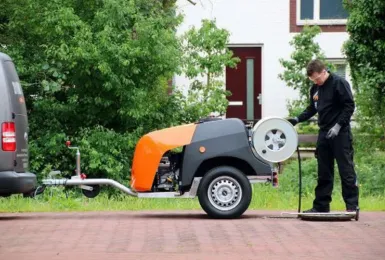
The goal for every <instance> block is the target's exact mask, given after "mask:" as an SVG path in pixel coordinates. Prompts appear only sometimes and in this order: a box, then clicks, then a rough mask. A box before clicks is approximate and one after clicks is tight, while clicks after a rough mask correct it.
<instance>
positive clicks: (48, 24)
mask: <svg viewBox="0 0 385 260" xmlns="http://www.w3.org/2000/svg"><path fill="white" fill-rule="evenodd" d="M172 2H173V1H163V2H162V1H156V0H150V1H149V0H111V1H103V0H92V1H91V0H83V1H73V0H62V1H45V0H20V1H16V2H15V1H13V0H3V1H2V4H1V7H4V10H6V12H4V11H0V15H1V19H0V25H1V27H0V35H1V36H2V37H1V39H0V50H1V51H3V52H5V53H7V54H8V55H10V56H11V57H12V58H13V59H14V61H15V64H16V67H17V69H18V73H19V76H20V78H21V80H22V84H23V89H24V93H25V97H26V102H27V107H28V111H29V114H28V116H29V119H30V154H31V171H33V172H36V173H41V172H43V171H45V170H47V171H48V170H50V169H51V168H54V169H60V170H64V171H65V169H68V171H72V170H73V169H74V167H75V165H74V154H72V152H71V151H68V149H66V147H65V146H64V142H65V140H66V139H67V138H70V139H71V140H72V141H73V143H74V144H75V145H79V146H80V147H82V160H83V164H82V168H83V169H84V170H85V172H86V173H87V174H89V175H91V176H92V175H94V176H96V175H97V176H104V177H111V178H114V179H117V180H120V181H124V180H126V178H127V174H128V173H129V168H130V158H131V157H132V153H133V149H134V146H135V143H136V140H137V139H138V138H139V137H140V135H141V134H143V133H145V132H148V131H150V130H153V129H157V128H162V127H165V126H168V125H170V124H171V123H172V122H171V121H173V120H175V118H173V117H172V116H169V115H170V114H172V113H173V111H172V109H176V108H174V107H173V106H175V105H177V104H174V103H172V99H171V98H170V97H169V96H168V95H167V80H168V79H169V78H171V76H172V75H173V74H174V73H175V72H177V71H178V65H179V64H180V58H181V50H180V45H179V40H178V37H177V36H176V32H175V28H176V27H177V26H178V25H179V24H180V22H181V19H182V17H181V16H176V15H175V7H173V5H172ZM163 5H165V6H166V7H167V8H164V6H163ZM170 104H171V105H170ZM71 174H72V172H71ZM39 176H41V175H40V174H39Z"/></svg>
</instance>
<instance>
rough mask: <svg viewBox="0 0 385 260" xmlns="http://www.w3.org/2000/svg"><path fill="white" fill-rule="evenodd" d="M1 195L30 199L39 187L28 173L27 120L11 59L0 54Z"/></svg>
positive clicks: (20, 89)
mask: <svg viewBox="0 0 385 260" xmlns="http://www.w3.org/2000/svg"><path fill="white" fill-rule="evenodd" d="M0 135H1V136H0V137H1V140H0V146H1V147H0V196H1V197H7V196H10V195H12V194H23V195H24V196H29V195H31V194H32V193H33V191H34V190H35V189H36V186H37V178H36V175H35V174H33V173H31V172H29V152H28V117H27V109H26V104H25V100H24V94H23V90H22V87H21V84H20V80H19V76H18V75H17V71H16V68H15V65H14V63H13V61H12V59H11V58H10V57H9V56H8V55H6V54H4V53H1V52H0Z"/></svg>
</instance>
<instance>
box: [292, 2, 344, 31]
mask: <svg viewBox="0 0 385 260" xmlns="http://www.w3.org/2000/svg"><path fill="white" fill-rule="evenodd" d="M347 18H348V12H347V11H346V10H345V9H344V6H343V0H297V24H298V25H304V24H318V25H333V24H346V19H347Z"/></svg>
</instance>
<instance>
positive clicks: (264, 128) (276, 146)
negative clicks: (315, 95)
mask: <svg viewBox="0 0 385 260" xmlns="http://www.w3.org/2000/svg"><path fill="white" fill-rule="evenodd" d="M251 137H252V138H251V139H252V144H253V147H254V149H255V151H256V152H257V154H258V155H259V156H260V157H261V158H262V159H264V160H266V161H268V162H271V163H278V162H282V161H285V160H287V159H289V158H290V157H291V156H292V155H293V153H294V152H295V151H296V149H297V146H298V134H297V131H296V130H295V128H294V126H293V125H292V124H291V123H290V122H289V121H287V120H285V119H283V118H280V117H266V118H264V119H261V120H260V121H258V122H257V124H255V126H254V127H253V129H252V136H251Z"/></svg>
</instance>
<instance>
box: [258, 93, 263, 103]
mask: <svg viewBox="0 0 385 260" xmlns="http://www.w3.org/2000/svg"><path fill="white" fill-rule="evenodd" d="M257 99H258V102H259V104H260V105H262V94H261V93H259V95H258V97H257Z"/></svg>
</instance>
